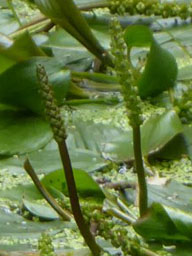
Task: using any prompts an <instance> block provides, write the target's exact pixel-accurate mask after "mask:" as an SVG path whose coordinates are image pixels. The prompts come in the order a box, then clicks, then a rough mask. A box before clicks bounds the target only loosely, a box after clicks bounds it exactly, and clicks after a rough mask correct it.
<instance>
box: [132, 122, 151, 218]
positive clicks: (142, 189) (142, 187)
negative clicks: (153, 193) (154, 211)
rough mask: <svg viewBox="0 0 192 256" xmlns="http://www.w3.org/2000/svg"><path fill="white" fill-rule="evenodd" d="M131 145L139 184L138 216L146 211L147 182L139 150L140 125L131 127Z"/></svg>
mask: <svg viewBox="0 0 192 256" xmlns="http://www.w3.org/2000/svg"><path fill="white" fill-rule="evenodd" d="M133 147H134V156H135V167H136V172H137V177H138V186H139V212H140V216H143V215H144V214H145V213H146V211H147V201H148V199H147V184H146V180H145V170H144V166H143V160H142V151H141V131H140V125H136V126H134V127H133Z"/></svg>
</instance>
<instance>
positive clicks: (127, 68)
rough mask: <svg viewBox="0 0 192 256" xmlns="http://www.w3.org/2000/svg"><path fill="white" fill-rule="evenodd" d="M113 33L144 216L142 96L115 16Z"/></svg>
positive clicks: (141, 208) (116, 67)
mask: <svg viewBox="0 0 192 256" xmlns="http://www.w3.org/2000/svg"><path fill="white" fill-rule="evenodd" d="M111 34H112V40H111V49H112V50H111V51H112V54H113V56H114V67H115V71H116V73H117V76H118V78H119V83H120V85H121V92H122V95H123V98H124V102H125V107H126V113H127V117H128V120H129V124H130V126H131V127H132V129H133V148H134V156H135V168H136V172H137V177H138V186H139V211H140V216H143V215H144V214H145V213H146V211H147V184H146V180H145V170H144V165H143V160H142V151H141V132H140V126H141V124H142V118H141V107H140V98H139V96H138V87H137V84H136V82H137V79H136V78H135V74H134V73H135V72H134V70H133V68H132V66H131V63H130V60H129V59H130V58H127V53H126V49H127V47H126V44H125V41H124V36H123V31H122V29H121V26H120V23H119V21H118V20H117V19H115V18H114V19H113V21H112V24H111Z"/></svg>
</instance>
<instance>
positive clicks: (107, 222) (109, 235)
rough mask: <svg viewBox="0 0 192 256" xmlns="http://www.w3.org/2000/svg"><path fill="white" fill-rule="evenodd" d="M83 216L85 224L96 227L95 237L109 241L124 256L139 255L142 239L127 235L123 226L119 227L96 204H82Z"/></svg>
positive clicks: (132, 234) (130, 234)
mask: <svg viewBox="0 0 192 256" xmlns="http://www.w3.org/2000/svg"><path fill="white" fill-rule="evenodd" d="M83 215H84V217H85V219H86V221H87V223H89V224H91V223H95V224H96V225H97V233H96V234H97V235H99V236H102V237H103V238H104V239H106V240H110V241H111V243H112V245H113V246H114V247H116V248H119V247H120V248H121V249H122V251H123V252H124V255H140V254H137V253H139V251H140V248H141V246H143V245H144V243H143V242H142V239H138V238H137V237H136V236H135V233H134V232H133V233H129V232H128V230H127V229H126V227H125V226H122V225H119V224H117V223H116V222H114V220H112V218H111V216H110V215H108V214H107V213H105V212H103V211H102V207H101V205H99V204H97V203H91V204H90V203H84V204H83Z"/></svg>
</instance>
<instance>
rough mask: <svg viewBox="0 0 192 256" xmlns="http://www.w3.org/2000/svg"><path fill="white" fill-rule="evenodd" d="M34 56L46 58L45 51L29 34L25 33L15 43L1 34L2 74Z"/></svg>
mask: <svg viewBox="0 0 192 256" xmlns="http://www.w3.org/2000/svg"><path fill="white" fill-rule="evenodd" d="M34 56H45V54H44V53H43V51H42V50H41V49H40V48H39V47H37V46H36V44H35V42H34V41H33V40H32V38H31V36H30V35H29V33H27V32H26V33H24V34H22V35H21V36H20V37H18V38H17V39H16V40H15V41H12V40H10V39H9V38H8V37H6V36H4V35H3V34H0V60H3V65H0V73H2V72H3V71H5V70H6V69H7V68H10V67H11V66H13V65H14V64H16V63H17V62H19V61H24V60H27V59H29V58H30V57H34Z"/></svg>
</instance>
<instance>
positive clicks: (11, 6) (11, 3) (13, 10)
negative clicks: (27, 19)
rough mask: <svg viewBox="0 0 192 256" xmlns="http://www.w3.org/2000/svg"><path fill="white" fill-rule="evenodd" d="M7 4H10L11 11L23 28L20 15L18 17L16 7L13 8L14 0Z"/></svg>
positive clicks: (8, 1)
mask: <svg viewBox="0 0 192 256" xmlns="http://www.w3.org/2000/svg"><path fill="white" fill-rule="evenodd" d="M7 4H8V6H9V8H10V10H11V11H12V13H13V16H14V17H15V19H16V20H17V22H18V23H19V25H20V26H22V23H21V21H20V19H19V17H18V15H17V13H16V11H15V8H14V6H13V2H12V0H7Z"/></svg>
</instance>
